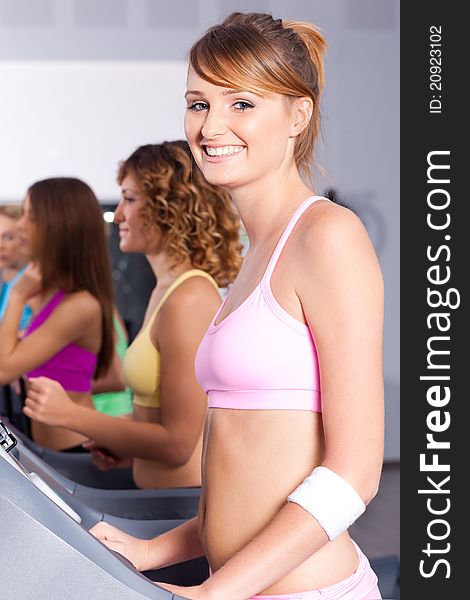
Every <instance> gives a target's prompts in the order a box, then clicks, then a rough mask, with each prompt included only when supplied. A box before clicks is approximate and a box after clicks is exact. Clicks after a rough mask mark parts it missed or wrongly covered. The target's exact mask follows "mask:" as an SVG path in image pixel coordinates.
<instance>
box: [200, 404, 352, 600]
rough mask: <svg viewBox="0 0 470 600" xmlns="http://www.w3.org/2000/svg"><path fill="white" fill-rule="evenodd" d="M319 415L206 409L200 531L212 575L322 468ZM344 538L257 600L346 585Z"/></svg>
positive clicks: (348, 568) (348, 564)
mask: <svg viewBox="0 0 470 600" xmlns="http://www.w3.org/2000/svg"><path fill="white" fill-rule="evenodd" d="M322 440H323V432H322V422H321V414H319V413H314V412H308V411H289V410H232V409H217V408H215V409H210V410H209V414H208V417H207V421H206V428H205V438H204V450H203V465H202V466H203V491H202V498H201V503H200V511H199V531H200V534H201V541H202V544H203V546H204V548H205V551H206V556H207V558H208V560H209V564H210V566H211V569H212V571H216V570H217V569H219V568H220V567H221V566H222V565H224V563H226V562H227V561H228V560H229V559H230V558H231V557H232V556H234V555H235V554H236V553H237V552H238V551H239V550H241V549H242V548H243V547H244V546H246V545H247V544H248V543H249V542H250V541H251V540H252V539H253V538H254V537H256V535H257V534H258V533H259V532H260V531H261V530H262V529H263V528H264V527H265V526H266V525H267V524H268V523H269V522H270V521H271V520H272V518H273V517H274V516H275V515H276V514H277V513H278V512H279V510H280V509H281V508H282V507H283V506H284V505H285V503H286V501H287V496H288V495H289V494H290V493H291V492H292V491H293V490H294V489H295V488H296V487H297V486H298V485H299V484H300V483H301V482H302V481H303V479H304V478H305V477H307V476H308V475H309V474H310V473H311V471H312V469H313V468H314V467H315V466H317V465H318V464H320V462H321V460H322V454H323V441H322ZM358 560H359V559H358V555H357V551H356V549H355V547H354V545H353V543H352V541H351V539H350V538H349V536H348V534H347V533H344V534H343V535H342V536H340V537H339V538H337V539H336V540H335V541H334V542H328V543H327V544H326V545H325V546H323V547H322V548H321V549H320V550H319V551H318V552H316V553H315V554H314V555H312V557H311V558H309V559H307V560H306V561H305V562H303V563H302V564H301V565H300V566H298V567H297V568H296V569H294V570H293V571H291V572H290V573H289V574H288V575H287V576H285V577H284V578H282V579H280V580H279V581H277V582H276V583H275V584H273V585H272V586H270V587H269V588H267V589H265V590H263V591H262V592H260V593H264V594H288V593H290V592H300V591H308V590H314V589H318V588H322V587H325V586H328V585H332V584H335V583H337V582H339V581H341V580H342V579H345V578H346V577H348V576H349V575H351V574H352V573H354V571H355V570H356V568H357V566H358Z"/></svg>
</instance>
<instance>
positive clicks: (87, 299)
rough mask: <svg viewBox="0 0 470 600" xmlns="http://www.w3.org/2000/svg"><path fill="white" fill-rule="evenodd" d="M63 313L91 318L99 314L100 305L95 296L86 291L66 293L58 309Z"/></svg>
mask: <svg viewBox="0 0 470 600" xmlns="http://www.w3.org/2000/svg"><path fill="white" fill-rule="evenodd" d="M60 307H61V308H62V310H63V311H64V312H65V311H67V312H69V313H72V312H75V311H77V313H78V312H80V313H81V314H82V315H83V316H93V315H95V314H100V313H101V305H100V302H99V300H98V298H96V297H95V296H93V294H92V293H90V292H89V291H88V290H79V291H77V292H70V293H66V294H65V296H64V299H63V301H62V302H61V304H60V306H59V307H58V308H60Z"/></svg>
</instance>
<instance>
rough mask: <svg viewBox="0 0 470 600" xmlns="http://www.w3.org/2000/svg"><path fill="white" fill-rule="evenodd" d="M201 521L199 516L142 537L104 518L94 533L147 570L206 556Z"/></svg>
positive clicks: (96, 526)
mask: <svg viewBox="0 0 470 600" xmlns="http://www.w3.org/2000/svg"><path fill="white" fill-rule="evenodd" d="M197 521H198V519H197V517H195V518H194V519H191V520H189V521H186V523H183V524H182V525H180V526H179V527H176V528H175V529H171V530H170V531H167V532H166V533H163V534H161V535H159V536H157V537H156V538H153V539H151V540H139V539H137V538H135V537H133V536H130V535H128V534H126V533H124V532H122V531H120V530H119V529H117V528H116V527H114V526H113V525H109V524H108V523H103V522H101V523H97V524H96V525H95V526H94V527H92V528H91V529H90V533H92V534H93V535H94V536H95V537H96V538H98V539H99V540H101V541H102V542H103V543H104V544H105V545H106V546H108V548H111V550H115V551H116V552H119V553H120V554H122V555H123V556H125V557H126V558H127V559H128V560H130V561H131V562H132V564H133V565H134V566H135V568H136V569H138V570H139V571H147V570H149V569H160V568H162V567H166V566H168V565H173V564H176V563H179V562H183V561H185V560H190V559H192V558H197V557H199V556H203V554H204V550H203V548H202V546H201V542H200V540H199V534H198V526H197Z"/></svg>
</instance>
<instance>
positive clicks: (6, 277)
mask: <svg viewBox="0 0 470 600" xmlns="http://www.w3.org/2000/svg"><path fill="white" fill-rule="evenodd" d="M20 270H21V269H13V268H5V269H2V280H3V281H4V282H5V283H8V282H9V281H11V280H12V279H13V278H14V277H15V275H17V274H18V272H19V271H20Z"/></svg>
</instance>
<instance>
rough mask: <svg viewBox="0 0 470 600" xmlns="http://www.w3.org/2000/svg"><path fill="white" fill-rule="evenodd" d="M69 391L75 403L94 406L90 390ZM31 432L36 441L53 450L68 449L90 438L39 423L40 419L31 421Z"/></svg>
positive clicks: (89, 406)
mask: <svg viewBox="0 0 470 600" xmlns="http://www.w3.org/2000/svg"><path fill="white" fill-rule="evenodd" d="M67 393H68V395H69V396H70V398H71V399H72V400H73V401H74V402H75V404H79V405H80V406H87V407H88V408H93V401H92V399H91V394H90V393H89V392H67ZM31 433H32V437H33V440H34V441H35V442H37V443H38V444H40V445H41V446H45V447H46V448H50V449H51V450H66V449H67V448H73V447H74V446H79V445H80V444H83V442H86V441H87V440H88V438H87V437H86V436H84V435H81V434H80V433H76V432H75V431H71V430H70V429H64V428H63V427H51V426H50V425H45V424H44V423H38V421H31Z"/></svg>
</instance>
